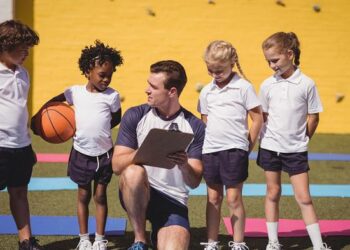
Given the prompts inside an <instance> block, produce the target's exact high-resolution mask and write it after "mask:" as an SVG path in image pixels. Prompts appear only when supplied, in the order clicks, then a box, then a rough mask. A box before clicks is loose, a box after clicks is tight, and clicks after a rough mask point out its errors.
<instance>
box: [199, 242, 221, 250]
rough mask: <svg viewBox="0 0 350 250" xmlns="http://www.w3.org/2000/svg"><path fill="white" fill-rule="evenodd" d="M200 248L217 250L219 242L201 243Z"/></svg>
mask: <svg viewBox="0 0 350 250" xmlns="http://www.w3.org/2000/svg"><path fill="white" fill-rule="evenodd" d="M201 246H205V247H204V250H219V242H218V241H212V242H201Z"/></svg>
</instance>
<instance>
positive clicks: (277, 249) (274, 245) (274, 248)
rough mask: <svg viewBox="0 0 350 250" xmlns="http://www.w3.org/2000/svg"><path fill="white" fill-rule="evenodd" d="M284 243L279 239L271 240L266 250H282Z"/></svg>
mask: <svg viewBox="0 0 350 250" xmlns="http://www.w3.org/2000/svg"><path fill="white" fill-rule="evenodd" d="M281 249H282V245H281V244H280V243H279V242H278V241H269V244H267V246H266V250H281Z"/></svg>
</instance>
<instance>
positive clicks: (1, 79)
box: [0, 63, 31, 148]
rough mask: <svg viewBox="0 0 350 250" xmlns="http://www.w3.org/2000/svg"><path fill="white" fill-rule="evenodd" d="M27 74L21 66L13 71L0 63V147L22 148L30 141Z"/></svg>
mask: <svg viewBox="0 0 350 250" xmlns="http://www.w3.org/2000/svg"><path fill="white" fill-rule="evenodd" d="M29 85H30V84H29V75H28V72H27V71H26V70H25V68H23V67H22V66H17V67H16V70H15V71H12V70H11V69H9V68H7V67H6V66H5V65H3V64H2V63H0V147H6V148H22V147H26V146H28V145H29V144H30V143H31V138H30V136H29V131H28V108H27V100H28V93H29Z"/></svg>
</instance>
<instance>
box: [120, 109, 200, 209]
mask: <svg viewBox="0 0 350 250" xmlns="http://www.w3.org/2000/svg"><path fill="white" fill-rule="evenodd" d="M172 123H176V124H177V125H178V128H179V131H181V132H185V133H191V134H193V135H194V139H193V141H192V142H191V144H190V145H189V147H188V148H187V154H188V157H189V158H193V159H199V160H201V157H202V146H203V140H204V124H203V122H202V121H201V120H200V119H198V118H197V117H195V116H194V115H193V114H192V113H190V112H189V111H187V110H185V109H184V108H181V109H180V110H179V112H177V113H176V114H175V115H173V116H172V117H169V118H167V119H165V118H163V117H161V116H160V115H159V114H158V112H157V110H156V109H155V108H152V107H150V106H149V105H147V104H144V105H140V106H136V107H133V108H130V109H129V110H128V111H126V113H125V114H124V116H123V118H122V121H121V123H120V127H119V132H118V138H117V142H116V145H121V146H126V147H129V148H132V149H135V150H136V149H137V148H139V146H140V145H141V144H142V142H143V140H144V139H145V138H146V136H147V134H148V132H149V131H150V130H151V129H153V128H159V129H169V128H170V125H171V124H172ZM144 167H145V169H146V171H147V175H148V180H149V183H150V185H151V186H152V187H153V188H155V189H157V190H158V191H160V192H162V193H164V194H166V195H168V196H170V197H173V198H174V199H176V200H177V201H179V202H181V203H182V204H184V205H187V200H188V192H189V190H188V188H187V186H186V184H185V182H184V178H183V176H182V172H181V170H180V169H179V168H178V167H177V166H175V167H174V168H172V169H165V168H158V167H153V166H147V165H146V166H144Z"/></svg>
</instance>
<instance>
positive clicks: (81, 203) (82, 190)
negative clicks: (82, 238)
mask: <svg viewBox="0 0 350 250" xmlns="http://www.w3.org/2000/svg"><path fill="white" fill-rule="evenodd" d="M90 200H91V185H90V184H88V185H86V186H81V185H79V188H78V209H77V212H78V222H79V231H80V234H87V233H88V218H89V203H90Z"/></svg>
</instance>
